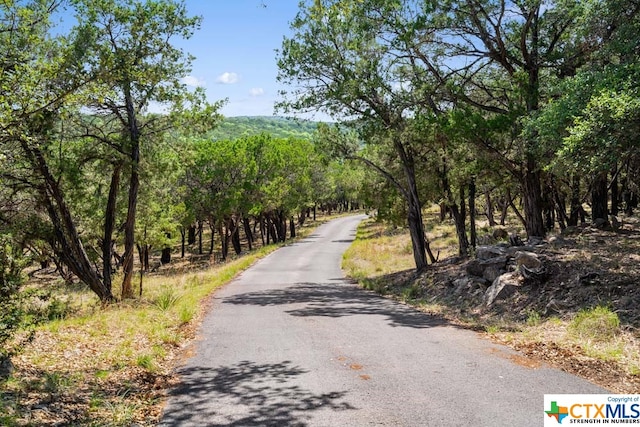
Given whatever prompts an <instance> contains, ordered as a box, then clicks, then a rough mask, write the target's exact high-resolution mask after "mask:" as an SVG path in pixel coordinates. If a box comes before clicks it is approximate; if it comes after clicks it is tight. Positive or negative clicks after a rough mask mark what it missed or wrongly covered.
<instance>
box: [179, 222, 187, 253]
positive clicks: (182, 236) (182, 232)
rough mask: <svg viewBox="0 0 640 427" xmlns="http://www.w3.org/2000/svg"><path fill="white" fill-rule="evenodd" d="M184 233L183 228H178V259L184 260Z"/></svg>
mask: <svg viewBox="0 0 640 427" xmlns="http://www.w3.org/2000/svg"><path fill="white" fill-rule="evenodd" d="M186 234H187V233H186V232H185V229H184V227H180V258H184V249H185V243H186V241H185V237H186Z"/></svg>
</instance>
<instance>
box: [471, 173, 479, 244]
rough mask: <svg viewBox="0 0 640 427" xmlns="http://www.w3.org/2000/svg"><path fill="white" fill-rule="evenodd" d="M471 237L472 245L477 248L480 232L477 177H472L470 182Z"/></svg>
mask: <svg viewBox="0 0 640 427" xmlns="http://www.w3.org/2000/svg"><path fill="white" fill-rule="evenodd" d="M469 237H470V238H471V242H470V243H471V247H472V248H473V249H475V248H476V243H477V241H478V234H477V232H476V179H475V178H473V177H472V178H471V181H470V182H469Z"/></svg>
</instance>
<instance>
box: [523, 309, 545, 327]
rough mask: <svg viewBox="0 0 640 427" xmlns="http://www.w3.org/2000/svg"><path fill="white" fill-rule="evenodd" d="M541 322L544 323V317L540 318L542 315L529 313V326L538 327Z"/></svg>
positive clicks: (531, 311)
mask: <svg viewBox="0 0 640 427" xmlns="http://www.w3.org/2000/svg"><path fill="white" fill-rule="evenodd" d="M541 321H542V317H541V316H540V313H538V312H537V311H535V310H530V311H529V312H528V313H527V320H526V323H527V325H528V326H538V325H539V324H540V322H541Z"/></svg>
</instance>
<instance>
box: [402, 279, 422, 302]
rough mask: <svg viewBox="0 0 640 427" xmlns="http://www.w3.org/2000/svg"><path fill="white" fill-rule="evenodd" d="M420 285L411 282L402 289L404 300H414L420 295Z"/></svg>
mask: <svg viewBox="0 0 640 427" xmlns="http://www.w3.org/2000/svg"><path fill="white" fill-rule="evenodd" d="M420 293H421V292H420V285H418V284H417V283H413V284H411V286H408V287H406V288H404V289H403V290H402V299H403V300H404V301H412V300H415V299H416V298H418V297H419V296H420Z"/></svg>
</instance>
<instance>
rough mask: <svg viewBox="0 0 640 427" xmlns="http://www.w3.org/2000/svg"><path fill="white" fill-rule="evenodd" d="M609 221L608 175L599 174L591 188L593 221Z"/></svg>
mask: <svg viewBox="0 0 640 427" xmlns="http://www.w3.org/2000/svg"><path fill="white" fill-rule="evenodd" d="M598 218H600V219H604V220H605V221H607V222H608V221H609V215H608V209H607V174H606V172H605V173H600V174H598V175H597V176H596V177H595V179H594V181H593V186H592V188H591V221H595V220H596V219H598Z"/></svg>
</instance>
